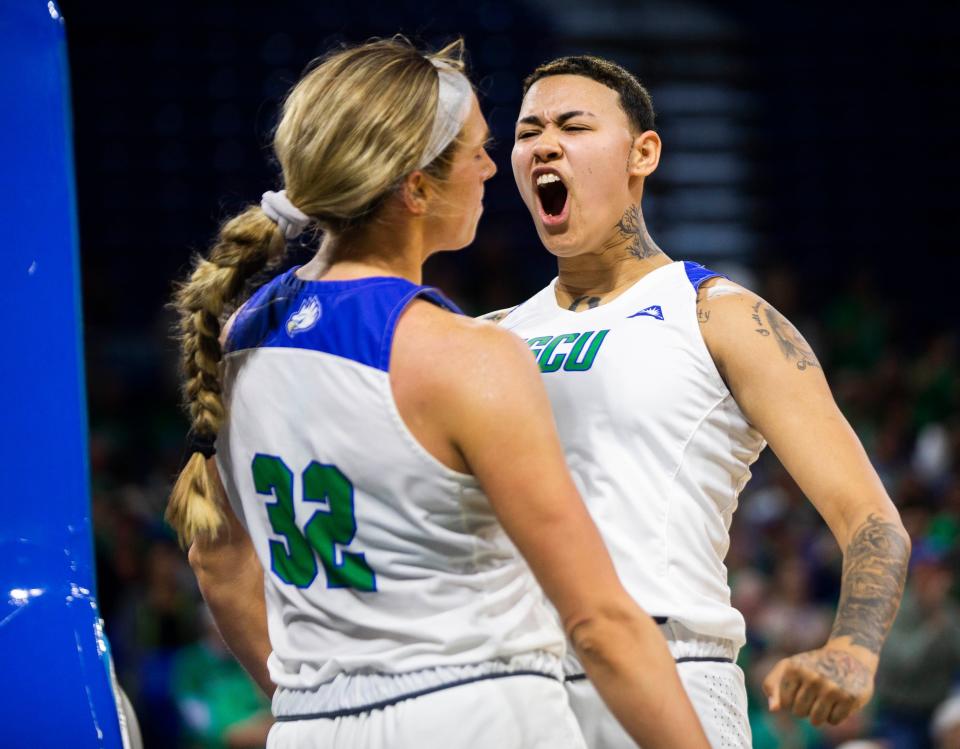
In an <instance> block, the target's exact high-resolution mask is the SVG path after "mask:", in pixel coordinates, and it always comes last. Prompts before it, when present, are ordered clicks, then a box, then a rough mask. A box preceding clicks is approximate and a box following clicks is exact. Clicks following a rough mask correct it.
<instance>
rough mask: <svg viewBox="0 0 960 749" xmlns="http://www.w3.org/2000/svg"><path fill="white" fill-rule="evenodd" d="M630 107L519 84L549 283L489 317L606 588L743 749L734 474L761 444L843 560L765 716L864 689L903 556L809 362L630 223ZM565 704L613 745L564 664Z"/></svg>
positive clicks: (838, 710) (611, 734)
mask: <svg viewBox="0 0 960 749" xmlns="http://www.w3.org/2000/svg"><path fill="white" fill-rule="evenodd" d="M653 126H654V113H653V108H652V105H651V101H650V97H649V95H648V94H647V92H646V91H645V90H644V89H643V87H642V86H641V85H640V84H639V83H638V82H637V80H636V79H635V78H634V77H633V76H632V75H630V74H629V73H628V72H627V71H625V70H624V69H622V68H621V67H619V66H617V65H615V64H612V63H610V62H607V61H604V60H601V59H597V58H593V57H569V58H562V59H559V60H555V61H553V62H551V63H548V64H546V65H543V66H541V67H540V68H538V69H537V70H535V71H534V72H533V74H532V75H530V76H529V77H528V78H527V80H526V81H525V84H524V99H523V104H522V107H521V111H520V115H519V118H518V121H517V125H516V139H515V145H514V148H513V155H512V163H513V172H514V177H515V178H516V181H517V185H518V187H519V190H520V194H521V196H522V198H523V201H524V203H525V204H526V206H527V208H528V209H529V210H530V213H531V215H532V216H533V221H534V223H535V225H536V228H537V232H538V234H539V236H540V240H541V241H542V242H543V244H544V246H545V247H546V248H547V250H549V251H550V252H551V253H553V254H554V255H556V257H557V260H558V268H559V273H558V276H557V278H556V279H555V280H554V281H553V282H551V283H550V284H549V285H548V286H547V287H546V288H545V289H543V290H542V291H541V292H539V293H538V294H536V295H535V296H533V297H532V298H531V299H529V300H528V301H526V302H524V303H523V304H521V305H519V306H518V307H516V308H514V309H513V310H508V311H501V312H499V313H494V314H493V315H490V316H489V317H491V318H493V319H498V320H499V321H500V324H501V325H503V326H504V327H506V328H507V329H509V330H512V331H513V332H515V333H517V334H519V335H521V336H522V337H523V338H524V339H526V340H527V343H528V344H529V346H530V348H531V350H532V351H533V353H534V355H535V357H536V359H537V361H538V363H539V367H540V370H541V372H542V376H543V380H544V383H545V385H546V386H547V393H548V395H549V396H550V401H551V404H552V406H553V414H554V416H555V418H556V422H557V426H558V430H559V433H560V438H561V442H562V443H563V445H564V448H565V450H566V456H567V462H568V464H569V466H570V468H571V470H572V472H573V474H574V478H575V480H576V482H577V485H578V488H579V489H580V492H581V494H582V496H583V497H584V499H585V501H586V502H587V505H588V508H589V510H590V513H591V515H592V517H593V519H594V521H595V522H596V523H597V525H598V527H599V528H600V531H601V534H602V535H603V536H604V539H605V541H606V543H607V548H608V549H609V551H610V553H611V556H612V557H613V560H614V563H615V565H616V567H617V571H618V572H619V574H620V577H621V579H622V580H623V582H624V585H625V586H626V587H627V589H628V590H629V591H630V593H631V594H632V595H633V596H634V598H635V599H636V600H637V601H638V602H639V603H640V605H641V606H643V608H644V609H645V610H646V611H648V612H650V613H651V614H652V615H654V616H655V617H657V620H658V621H659V622H660V629H661V631H662V632H663V634H664V635H665V637H666V638H667V640H668V642H669V646H670V650H671V652H672V654H673V656H674V658H675V659H676V662H677V664H678V670H679V672H680V677H681V679H682V681H683V683H684V686H685V687H686V690H687V693H688V695H689V696H690V698H691V700H692V701H693V704H694V707H695V709H696V710H697V713H698V715H699V716H700V719H701V721H702V723H703V725H704V728H705V730H706V732H707V735H708V737H709V738H710V741H711V743H712V745H713V746H714V747H744V748H746V747H749V746H750V728H749V724H748V722H747V703H746V692H745V687H744V680H743V674H742V673H741V671H740V669H739V668H738V667H737V666H736V665H735V659H736V656H737V651H738V649H739V648H740V647H741V645H742V644H743V642H744V621H743V618H742V616H741V615H740V613H739V612H738V611H736V610H735V609H734V608H732V607H731V605H730V592H729V589H728V587H727V581H726V569H725V567H724V564H723V559H724V556H725V554H726V551H727V546H728V542H729V536H728V530H729V526H730V522H731V518H732V515H733V512H734V510H735V508H736V506H737V497H738V495H739V493H740V490H741V489H742V488H743V486H744V484H745V483H746V482H747V480H748V479H749V477H750V465H751V464H752V463H753V461H754V460H755V459H756V458H757V455H758V454H759V452H760V451H761V450H762V449H763V447H764V445H765V444H766V443H769V444H770V445H771V446H772V447H773V449H774V450H775V451H776V453H777V455H778V456H779V458H780V459H781V460H782V462H783V463H784V465H785V466H786V468H787V470H788V471H789V472H790V474H791V475H792V476H793V477H794V479H796V481H797V483H798V484H799V485H800V487H801V488H802V489H803V491H804V492H805V493H806V495H807V496H808V497H809V498H810V500H811V501H812V502H813V503H814V505H815V506H816V508H817V509H818V510H819V512H820V513H821V515H822V516H823V518H824V519H825V520H826V522H827V524H828V525H829V527H830V529H831V531H832V532H833V534H834V535H835V537H836V539H837V541H838V542H839V543H840V546H841V548H842V549H843V550H844V570H843V580H842V593H841V599H840V604H839V609H838V612H837V618H836V623H835V625H834V627H833V632H832V635H831V637H830V640H829V642H827V643H826V644H825V646H824V647H823V648H821V649H819V650H816V651H813V652H808V653H802V654H799V655H796V656H793V657H792V658H787V659H785V660H784V661H781V662H780V663H779V664H778V665H777V666H776V667H775V668H774V669H773V671H772V673H771V674H770V675H769V677H768V678H767V680H766V682H765V690H766V691H767V693H768V695H769V700H770V707H771V709H773V710H792V712H793V713H794V714H795V715H798V716H809V717H810V719H811V720H812V722H813V723H814V724H815V725H819V724H822V723H824V722H828V721H829V722H830V723H838V722H839V721H841V720H843V719H844V718H845V717H846V716H847V715H849V714H850V713H851V712H853V711H855V710H857V709H859V708H861V707H862V706H863V705H864V704H865V703H866V702H867V700H869V698H870V695H871V693H872V690H873V678H874V674H875V672H876V668H877V659H878V657H879V654H880V648H881V645H882V644H883V641H884V639H885V637H886V634H887V631H888V629H889V627H890V625H891V623H892V621H893V618H894V616H895V614H896V611H897V607H898V605H899V601H900V597H901V594H902V590H903V581H904V575H905V570H906V565H907V559H908V556H909V541H908V538H907V535H906V533H905V532H904V530H903V527H902V525H901V523H900V519H899V516H898V514H897V512H896V510H895V508H894V506H893V504H892V503H891V502H890V500H889V498H888V497H887V495H886V493H885V492H884V489H883V486H882V485H881V483H880V481H879V479H878V477H877V475H876V473H875V472H874V470H873V468H872V466H871V465H870V463H869V461H868V459H867V456H866V455H865V453H864V451H863V449H862V447H861V445H860V442H859V441H858V439H857V437H856V435H855V434H854V433H853V431H852V430H851V429H850V427H849V426H848V424H847V422H846V420H845V419H844V417H843V416H842V414H841V413H840V412H839V410H838V409H837V407H836V405H835V403H834V401H833V398H832V396H831V393H830V390H829V388H828V386H827V383H826V380H825V379H824V376H823V372H822V371H821V369H820V365H819V363H818V362H817V359H816V357H815V356H814V353H813V351H811V349H810V346H809V345H808V344H807V342H806V341H805V340H804V339H803V337H802V336H801V335H800V334H799V333H798V332H797V330H796V329H795V328H794V327H793V325H791V324H790V322H789V321H788V320H786V319H785V318H784V317H783V316H782V315H780V314H779V313H778V312H777V311H776V310H775V309H774V308H773V307H772V306H771V305H770V304H768V303H767V302H766V301H764V300H763V299H761V298H760V297H758V296H757V295H756V294H753V293H752V292H750V291H748V290H747V289H744V288H742V287H741V286H738V285H737V284H735V283H732V282H730V281H728V280H726V279H725V278H723V277H721V276H720V275H719V274H717V273H714V272H712V271H710V270H708V269H706V268H704V267H702V266H700V265H697V264H695V263H690V262H672V261H671V260H670V258H668V257H667V256H666V255H665V254H664V253H663V251H662V250H661V249H660V248H659V247H657V245H656V244H655V243H654V242H653V240H652V239H651V237H650V235H649V233H648V232H647V229H646V227H645V225H644V220H643V212H642V210H641V197H642V195H643V187H644V182H645V180H646V178H647V177H648V176H649V175H650V174H652V173H653V171H654V170H655V169H656V167H657V163H658V161H659V158H660V138H659V137H658V135H657V133H656V132H654V130H653ZM567 666H568V671H567V673H568V676H567V684H568V691H569V694H570V697H571V704H572V705H573V706H574V709H575V712H576V713H577V716H578V719H579V721H580V724H581V727H582V728H583V729H584V735H585V736H586V738H587V743H588V745H589V746H591V747H593V748H594V749H600V748H601V747H602V748H604V749H606V748H608V747H621V746H626V745H627V742H628V739H627V737H626V735H625V734H624V733H623V731H622V730H621V729H620V728H619V726H617V725H616V723H615V722H614V721H613V720H612V718H611V716H610V714H609V712H608V711H607V710H606V708H605V707H604V706H603V704H602V703H601V701H600V700H599V698H598V696H597V693H596V691H595V690H594V689H593V687H592V686H591V684H590V683H589V682H588V681H586V680H585V679H584V676H583V669H581V668H580V665H579V664H578V663H576V661H575V659H571V661H570V662H569V663H568V664H567Z"/></svg>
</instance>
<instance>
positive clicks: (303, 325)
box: [287, 296, 323, 338]
mask: <svg viewBox="0 0 960 749" xmlns="http://www.w3.org/2000/svg"><path fill="white" fill-rule="evenodd" d="M322 313H323V309H322V307H321V306H320V300H319V299H317V297H315V296H311V297H307V298H306V299H304V300H303V304H301V305H300V309H298V310H297V311H296V312H294V313H293V314H292V315H290V317H289V319H288V320H287V335H288V336H290V337H291V338H293V336H295V335H296V334H297V333H305V332H306V331H308V330H310V328H312V327H313V326H314V325H316V324H317V320H319V319H320V315H321V314H322Z"/></svg>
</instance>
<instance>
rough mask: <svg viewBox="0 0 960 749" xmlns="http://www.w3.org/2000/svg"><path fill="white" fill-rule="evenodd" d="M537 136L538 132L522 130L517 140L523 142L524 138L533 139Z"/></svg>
mask: <svg viewBox="0 0 960 749" xmlns="http://www.w3.org/2000/svg"><path fill="white" fill-rule="evenodd" d="M536 134H537V131H536V130H521V131H520V132H519V133H517V140H523V139H524V138H532V137H533V136H534V135H536Z"/></svg>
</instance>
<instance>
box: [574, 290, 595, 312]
mask: <svg viewBox="0 0 960 749" xmlns="http://www.w3.org/2000/svg"><path fill="white" fill-rule="evenodd" d="M581 302H586V303H587V308H588V309H593V308H594V307H597V306H599V304H600V297H598V296H587V295H586V294H584V295H583V296H578V297H577V298H576V299H574V300H573V301H572V302H571V303H570V306H569V307H567V309H569V310H571V311H572V312H576V311H577V307H579V306H580V303H581Z"/></svg>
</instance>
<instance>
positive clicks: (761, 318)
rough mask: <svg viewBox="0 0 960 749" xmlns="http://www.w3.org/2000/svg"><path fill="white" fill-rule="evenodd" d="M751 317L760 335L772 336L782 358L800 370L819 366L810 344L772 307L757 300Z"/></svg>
mask: <svg viewBox="0 0 960 749" xmlns="http://www.w3.org/2000/svg"><path fill="white" fill-rule="evenodd" d="M752 317H753V322H754V325H756V328H755V329H756V331H757V333H759V334H760V335H762V336H773V339H774V340H775V341H776V342H777V345H778V346H779V347H780V351H781V352H782V353H783V356H784V358H786V360H787V361H791V362H795V363H796V365H797V369H799V370H801V371H802V370H804V369H806V368H807V367H816V368H817V369H819V368H820V362H819V361H817V356H816V354H814V353H813V349H812V348H810V344H809V343H807V342H806V340H804V338H803V336H802V335H800V331H798V330H797V329H796V328H795V327H793V325H792V324H791V322H790V321H789V320H788V319H787V318H785V317H784V316H783V315H781V314H780V313H779V312H777V311H776V310H775V309H774V308H773V307H771V306H770V305H769V304H767V303H766V302H763V301H759V302H757V303H756V304H754V305H753V315H752Z"/></svg>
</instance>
